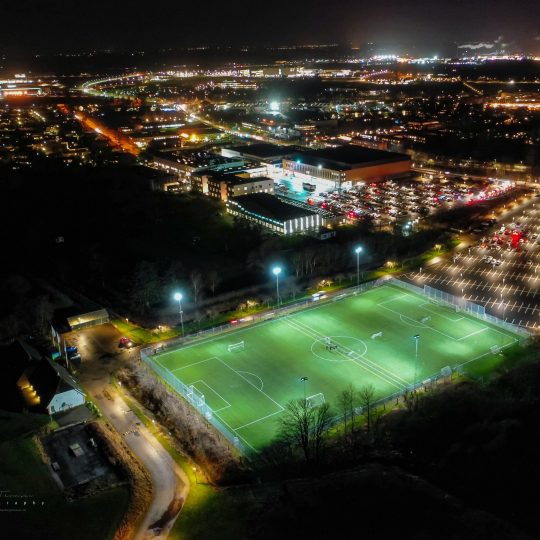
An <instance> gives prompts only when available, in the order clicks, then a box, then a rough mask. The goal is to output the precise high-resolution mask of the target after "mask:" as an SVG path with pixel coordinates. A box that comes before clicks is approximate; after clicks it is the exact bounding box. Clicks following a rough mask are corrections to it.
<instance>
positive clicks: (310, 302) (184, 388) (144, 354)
mask: <svg viewBox="0 0 540 540" xmlns="http://www.w3.org/2000/svg"><path fill="white" fill-rule="evenodd" d="M382 285H394V286H397V287H400V288H402V289H406V290H409V291H411V292H413V293H415V294H419V295H422V296H425V297H427V298H430V299H432V300H435V301H436V302H440V303H441V304H443V305H447V306H451V307H453V308H456V309H459V310H462V311H464V312H466V313H467V314H469V315H472V316H474V317H476V318H478V319H481V320H483V321H486V322H488V323H491V324H493V325H497V326H500V327H502V328H504V329H506V330H508V331H511V332H514V333H517V334H519V335H521V336H524V337H526V338H528V337H529V336H530V333H529V332H528V331H527V330H525V329H523V328H520V327H517V326H515V325H513V324H510V323H507V322H505V321H502V320H501V319H498V318H497V317H494V316H492V315H488V314H487V313H486V311H485V308H484V307H483V306H479V305H477V304H474V303H473V302H469V301H466V300H464V299H463V298H460V297H457V296H454V295H452V294H450V293H446V292H444V291H440V290H438V289H434V288H433V287H429V286H425V287H424V288H422V287H418V286H416V285H413V284H412V283H408V282H405V281H401V280H399V279H396V278H390V277H385V278H381V279H378V280H375V281H370V282H367V283H362V284H360V285H359V286H358V287H351V288H349V289H345V290H343V291H340V292H338V293H335V294H333V295H328V296H327V297H326V298H323V299H319V300H314V299H303V300H301V301H299V302H296V303H294V304H289V305H287V306H283V307H280V308H276V309H274V310H271V311H266V312H262V313H258V314H256V315H250V316H247V317H246V318H245V319H239V320H238V321H236V322H234V323H233V322H230V323H227V324H223V325H221V326H216V327H213V328H209V329H207V330H201V331H200V332H196V333H194V334H190V335H188V336H185V337H183V338H179V339H173V340H171V341H168V342H165V343H161V344H158V345H154V346H152V347H149V348H146V349H143V350H141V359H142V360H143V361H144V362H145V363H146V364H147V365H148V366H150V367H151V368H152V369H153V370H154V371H155V372H156V373H157V374H158V375H159V376H160V377H161V378H162V379H163V380H164V381H165V382H166V383H167V384H169V385H170V386H171V387H172V388H173V389H174V390H176V391H177V392H178V393H179V394H180V395H181V396H183V397H184V398H185V399H186V400H187V401H188V402H189V403H190V404H191V405H193V407H194V408H195V409H196V410H198V411H199V412H200V413H201V414H202V415H203V416H204V417H205V418H206V420H207V421H208V422H210V423H211V424H212V425H213V426H214V427H215V428H217V429H218V430H219V431H220V432H221V433H222V434H223V435H224V436H225V437H226V438H227V439H228V440H229V441H230V442H232V443H233V444H234V445H235V446H236V447H237V448H238V449H239V450H240V451H242V452H244V453H249V452H250V451H251V450H253V449H252V448H248V447H247V446H246V445H245V443H243V442H242V441H241V440H240V438H239V437H238V436H237V435H236V433H235V431H234V429H233V428H231V427H229V426H227V425H225V424H224V422H223V421H222V420H221V419H220V418H218V417H217V416H216V414H215V413H214V411H213V410H212V408H211V407H210V406H209V405H208V404H207V403H206V400H205V396H204V395H203V394H202V393H201V392H199V391H198V390H197V389H196V388H194V387H193V385H191V386H188V385H186V384H184V383H183V382H182V381H181V380H179V379H178V378H177V377H176V376H175V375H174V374H173V373H171V372H170V371H169V370H168V369H166V368H164V367H163V366H162V365H161V364H160V363H159V362H158V361H157V357H158V355H160V354H161V353H162V352H163V351H166V350H169V349H175V348H179V347H182V346H183V345H185V344H187V343H191V342H193V341H196V340H202V339H204V338H205V337H208V336H211V335H219V334H225V333H227V332H231V331H234V330H236V329H238V328H243V327H247V326H251V325H254V324H260V323H263V322H265V321H269V320H272V319H275V318H278V317H282V316H285V315H289V314H291V313H295V312H297V311H301V310H305V309H309V308H311V307H315V306H318V305H321V304H324V303H329V302H338V301H340V300H343V299H345V298H349V297H351V296H356V295H358V294H360V293H363V292H365V291H368V290H370V289H374V288H377V287H380V286H382ZM489 352H490V351H487V352H486V354H489ZM491 352H493V351H491ZM153 357H156V358H153ZM468 363H469V362H465V363H463V364H461V365H459V366H454V367H452V368H450V367H449V366H448V367H445V368H443V369H442V370H441V371H440V372H438V373H435V374H433V375H431V376H429V377H427V378H424V379H423V380H421V381H415V382H414V383H413V382H412V381H411V384H409V385H407V386H406V387H404V388H403V389H401V390H399V391H397V392H395V393H393V394H390V395H388V396H385V397H384V398H381V399H379V400H377V401H375V402H374V403H373V404H372V408H379V407H382V406H385V405H386V404H388V403H390V402H394V401H395V402H396V404H397V402H399V399H400V398H403V397H404V396H405V395H407V394H409V393H411V392H413V391H415V390H417V389H418V388H429V387H430V386H433V385H435V384H437V383H438V382H439V381H440V380H441V379H448V378H449V377H451V375H452V373H463V368H464V366H465V365H466V364H468ZM357 412H358V413H359V414H362V410H361V409H358V410H357ZM341 421H342V418H341V416H336V417H335V419H334V421H333V425H335V424H338V423H340V422H341Z"/></svg>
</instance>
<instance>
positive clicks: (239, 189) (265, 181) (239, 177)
mask: <svg viewBox="0 0 540 540" xmlns="http://www.w3.org/2000/svg"><path fill="white" fill-rule="evenodd" d="M191 187H192V189H194V190H196V191H199V192H201V193H204V194H205V195H208V196H209V197H213V198H214V199H220V200H221V201H224V202H227V201H228V200H229V199H231V198H232V197H241V196H244V195H252V194H254V193H270V194H273V193H274V181H273V180H272V179H271V178H267V177H265V176H250V175H249V174H248V173H239V174H223V173H214V172H209V173H207V174H197V175H194V176H192V178H191Z"/></svg>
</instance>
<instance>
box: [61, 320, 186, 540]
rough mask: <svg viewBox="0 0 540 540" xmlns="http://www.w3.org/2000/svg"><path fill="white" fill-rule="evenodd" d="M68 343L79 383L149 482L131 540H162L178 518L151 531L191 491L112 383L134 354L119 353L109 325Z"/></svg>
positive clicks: (116, 336) (116, 335) (79, 334)
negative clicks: (76, 359)
mask: <svg viewBox="0 0 540 540" xmlns="http://www.w3.org/2000/svg"><path fill="white" fill-rule="evenodd" d="M67 338H68V341H69V343H71V344H74V345H77V347H78V348H79V352H80V354H81V358H82V364H81V370H80V379H81V383H82V384H83V385H84V387H85V389H86V390H87V391H88V393H89V394H90V396H91V397H92V399H94V400H95V402H96V403H97V404H98V406H99V408H100V409H101V411H102V413H103V415H104V417H105V418H106V419H107V420H108V421H109V423H110V424H111V425H112V426H113V427H114V428H115V429H116V430H117V431H118V432H119V433H120V434H121V435H122V436H123V438H124V440H125V442H126V444H127V445H128V447H129V448H130V449H131V451H132V452H133V453H134V454H135V455H136V456H137V458H138V459H139V460H140V461H141V463H142V464H143V465H144V467H145V468H146V470H147V471H148V473H149V474H150V478H151V480H152V487H153V500H152V503H151V504H150V507H149V508H148V511H147V513H146V515H145V517H144V519H143V521H142V522H141V524H140V526H139V528H138V530H137V532H136V534H135V536H134V539H135V540H147V539H150V538H152V539H165V538H167V536H168V533H169V531H170V529H171V527H172V526H173V524H174V522H175V520H176V517H177V515H175V516H173V517H171V518H170V519H169V520H168V521H167V523H166V524H164V525H163V524H162V528H161V530H150V529H149V528H150V527H151V526H152V525H153V524H155V523H156V522H157V521H158V520H159V519H160V518H161V517H162V516H163V515H164V514H165V513H166V512H167V510H168V509H169V506H170V505H171V503H172V502H173V501H175V500H181V501H185V499H186V497H187V495H188V492H189V480H188V478H187V475H186V474H185V473H184V471H182V469H181V468H180V467H178V465H177V464H176V463H175V462H174V460H173V459H172V458H171V456H170V455H169V453H168V452H167V451H166V450H165V449H164V448H163V446H162V445H161V444H160V443H159V441H158V440H157V439H156V437H154V435H152V433H151V432H150V431H149V430H148V429H147V428H146V427H145V426H144V425H142V424H141V423H140V422H139V419H138V418H137V416H136V415H135V414H134V413H133V412H131V411H130V410H129V407H128V405H127V404H126V402H125V401H124V400H123V399H122V396H121V395H120V394H119V392H118V391H117V390H116V389H115V388H114V387H113V386H112V385H111V384H110V377H111V374H112V373H113V372H114V371H116V370H117V369H118V368H120V367H122V365H124V364H125V363H126V362H132V361H135V359H136V358H137V356H138V350H136V349H132V350H130V351H123V350H121V349H119V348H118V346H117V344H118V340H119V338H120V334H119V333H118V331H117V330H116V329H115V328H114V327H113V326H111V325H103V326H99V327H96V328H89V329H86V330H83V331H80V332H77V333H72V334H71V335H68V336H67Z"/></svg>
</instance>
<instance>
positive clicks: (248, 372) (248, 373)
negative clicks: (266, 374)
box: [236, 370, 264, 390]
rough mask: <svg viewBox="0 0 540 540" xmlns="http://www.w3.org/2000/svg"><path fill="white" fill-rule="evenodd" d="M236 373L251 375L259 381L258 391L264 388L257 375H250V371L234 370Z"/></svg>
mask: <svg viewBox="0 0 540 540" xmlns="http://www.w3.org/2000/svg"><path fill="white" fill-rule="evenodd" d="M236 373H245V374H246V375H252V376H253V377H255V378H257V379H259V381H261V387H260V388H259V390H262V389H263V388H264V383H263V381H262V379H261V378H260V377H259V376H258V375H255V373H251V371H240V370H236Z"/></svg>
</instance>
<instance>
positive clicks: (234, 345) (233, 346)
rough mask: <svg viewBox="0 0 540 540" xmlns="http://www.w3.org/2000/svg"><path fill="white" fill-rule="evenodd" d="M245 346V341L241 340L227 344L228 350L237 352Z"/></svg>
mask: <svg viewBox="0 0 540 540" xmlns="http://www.w3.org/2000/svg"><path fill="white" fill-rule="evenodd" d="M244 347H245V343H244V342H243V341H239V342H238V343H232V344H231V345H228V346H227V351H228V352H238V351H243V350H244Z"/></svg>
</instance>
